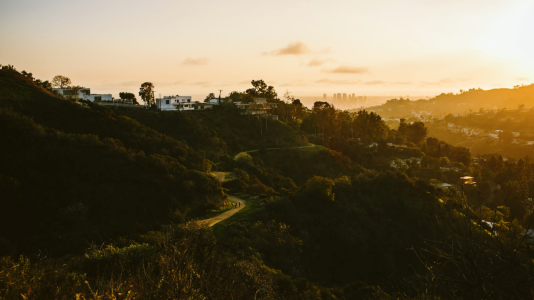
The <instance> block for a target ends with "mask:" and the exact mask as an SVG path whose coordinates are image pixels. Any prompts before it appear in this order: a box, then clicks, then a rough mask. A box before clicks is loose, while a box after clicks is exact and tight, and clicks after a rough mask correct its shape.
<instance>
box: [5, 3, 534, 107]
mask: <svg viewBox="0 0 534 300" xmlns="http://www.w3.org/2000/svg"><path fill="white" fill-rule="evenodd" d="M533 14H534V1H532V0H520V1H519V0H506V1H501V0H484V1H482V0H448V1H442V0H374V1H354V0H352V1H335V0H331V1H310V0H306V1H300V0H285V1H281V0H271V1H254V0H246V1H245V0H226V1H213V0H212V1H207V0H195V1H176V0H174V1H164V0H152V1H136V0H106V1H103V0H93V1H88V0H87V1H74V0H70V1H64V0H50V1H42V0H39V1H38V0H2V1H0V63H1V64H13V65H15V67H17V69H18V70H23V69H24V70H27V71H30V72H33V74H34V76H36V77H37V78H40V79H43V80H46V79H48V80H50V79H51V78H52V77H53V76H55V75H58V74H61V75H65V76H68V77H70V78H71V79H72V81H73V83H74V84H78V85H82V86H86V87H90V88H91V92H92V93H112V94H114V96H116V97H117V96H118V93H119V92H121V91H129V92H135V93H137V91H138V90H139V86H140V84H141V83H143V82H145V81H151V82H153V83H154V85H155V86H156V94H160V93H161V94H162V95H175V94H179V95H205V94H207V93H209V92H214V93H217V94H218V90H220V89H222V90H223V95H225V94H228V93H229V92H230V91H233V90H239V91H242V90H245V89H246V88H248V87H249V86H250V81H251V80H252V79H264V80H265V81H266V82H267V83H268V84H270V85H274V86H275V88H276V90H277V91H278V93H279V95H282V94H283V93H284V92H285V91H286V90H289V91H291V92H292V93H293V94H295V95H302V96H304V95H322V94H323V93H326V94H328V96H331V94H333V93H355V94H357V95H394V96H397V95H403V96H404V95H410V94H411V95H429V96H433V95H436V94H439V93H442V92H445V93H448V92H458V90H459V89H469V88H478V87H480V88H483V89H492V88H498V87H512V86H513V85H517V84H530V83H532V82H534V38H532V34H533V33H534V18H532V15H533ZM195 100H199V99H195Z"/></svg>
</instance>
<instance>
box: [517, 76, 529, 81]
mask: <svg viewBox="0 0 534 300" xmlns="http://www.w3.org/2000/svg"><path fill="white" fill-rule="evenodd" d="M516 80H519V81H529V79H528V78H527V77H517V78H516Z"/></svg>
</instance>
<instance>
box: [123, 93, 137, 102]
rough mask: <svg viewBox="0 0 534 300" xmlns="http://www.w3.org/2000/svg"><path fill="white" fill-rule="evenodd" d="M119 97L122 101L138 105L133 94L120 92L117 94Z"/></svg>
mask: <svg viewBox="0 0 534 300" xmlns="http://www.w3.org/2000/svg"><path fill="white" fill-rule="evenodd" d="M119 97H121V99H122V100H130V101H132V102H133V103H134V104H139V103H137V99H136V98H135V94H134V93H128V92H120V93H119Z"/></svg>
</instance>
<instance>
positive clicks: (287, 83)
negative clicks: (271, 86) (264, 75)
mask: <svg viewBox="0 0 534 300" xmlns="http://www.w3.org/2000/svg"><path fill="white" fill-rule="evenodd" d="M307 85H308V84H307V83H306V82H304V81H302V80H294V81H291V82H286V83H283V84H281V85H280V86H283V87H288V86H307Z"/></svg>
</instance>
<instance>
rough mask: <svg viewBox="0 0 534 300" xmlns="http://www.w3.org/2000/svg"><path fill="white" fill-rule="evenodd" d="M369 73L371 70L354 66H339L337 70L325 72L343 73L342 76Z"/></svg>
mask: <svg viewBox="0 0 534 300" xmlns="http://www.w3.org/2000/svg"><path fill="white" fill-rule="evenodd" d="M368 71H369V70H368V69H367V68H365V67H352V66H339V67H337V68H335V69H331V70H323V72H328V73H341V74H362V73H366V72H368Z"/></svg>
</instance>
